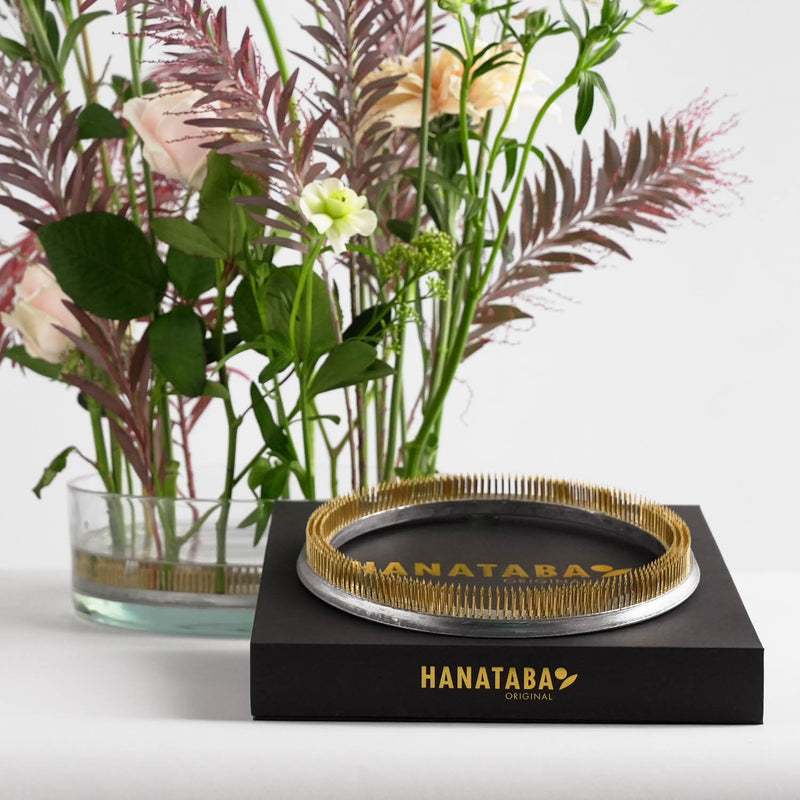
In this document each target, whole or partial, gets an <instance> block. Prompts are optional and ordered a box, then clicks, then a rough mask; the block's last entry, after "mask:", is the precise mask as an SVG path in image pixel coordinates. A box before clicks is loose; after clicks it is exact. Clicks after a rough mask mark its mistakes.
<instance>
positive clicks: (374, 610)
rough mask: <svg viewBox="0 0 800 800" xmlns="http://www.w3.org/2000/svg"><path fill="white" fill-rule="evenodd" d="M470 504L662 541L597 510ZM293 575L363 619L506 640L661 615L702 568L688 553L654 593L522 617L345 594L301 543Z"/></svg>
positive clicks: (410, 509) (387, 520) (367, 526)
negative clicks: (434, 610) (435, 610)
mask: <svg viewBox="0 0 800 800" xmlns="http://www.w3.org/2000/svg"><path fill="white" fill-rule="evenodd" d="M463 502H464V501H452V502H443V503H432V504H430V505H428V504H425V505H415V506H406V507H401V508H396V509H391V510H388V511H384V512H381V513H380V514H376V515H371V516H368V517H365V518H363V519H361V520H358V521H357V522H356V523H353V524H352V525H349V526H347V527H345V528H343V529H342V530H341V531H339V532H338V533H337V534H336V535H335V536H334V537H333V539H332V541H331V544H332V545H334V546H341V545H342V544H345V543H346V542H349V541H352V540H353V539H356V538H358V537H359V536H362V535H366V534H369V533H375V532H376V531H378V530H380V529H381V528H383V527H386V526H388V525H393V524H396V523H398V522H407V521H412V520H415V519H420V520H421V519H425V520H430V519H435V518H445V517H448V516H450V515H452V514H453V513H454V511H455V510H456V509H455V508H454V506H456V505H458V506H460V507H459V508H458V511H459V512H461V513H463V509H464V506H463V505H461V504H462V503H463ZM472 503H473V507H474V508H476V509H480V510H479V511H477V510H476V513H489V514H503V515H506V514H509V513H511V514H512V515H517V514H519V515H524V516H527V517H547V518H551V519H552V518H553V517H552V515H553V513H555V514H556V516H557V517H558V518H560V519H562V520H565V521H571V520H574V519H577V518H578V517H580V519H581V521H584V522H585V520H586V518H587V517H586V515H587V514H589V515H593V516H592V518H593V521H595V522H596V523H597V524H598V525H599V526H600V527H602V528H604V530H605V532H607V533H612V534H614V535H619V536H621V537H622V538H626V539H629V540H633V541H635V542H636V543H637V544H639V545H641V544H646V545H649V546H650V547H651V549H657V548H659V547H661V545H660V543H658V542H657V540H655V539H654V537H652V536H650V534H648V533H646V532H645V531H642V530H641V529H639V528H636V527H635V526H632V525H628V524H626V523H620V522H619V521H617V520H613V519H612V518H610V517H607V516H606V515H604V514H600V513H599V512H592V511H587V510H585V509H575V508H571V507H568V506H558V505H555V504H553V505H551V504H549V503H530V502H525V501H508V500H482V501H472ZM426 506H427V507H426ZM297 574H298V577H299V578H300V581H301V582H302V583H303V585H304V586H305V587H306V588H307V589H308V590H309V591H310V592H311V593H312V594H314V595H316V596H317V597H319V598H320V599H321V600H324V601H325V602H326V603H328V604H329V605H331V606H333V607H335V608H338V609H340V610H341V611H346V612H348V613H350V614H354V615H355V616H357V617H361V618H363V619H368V620H372V621H373V622H380V623H383V624H385V625H392V626H394V627H398V628H405V629H407V630H414V631H422V632H425V633H438V634H444V635H447V636H473V637H485V638H509V639H511V638H519V639H521V638H538V637H545V636H570V635H573V634H580V633H592V632H595V631H603V630H609V629H612V628H621V627H623V626H626V625H633V624H635V623H638V622H644V621H645V620H648V619H652V618H653V617H657V616H659V615H661V614H664V613H665V612H667V611H670V610H671V609H673V608H675V607H676V606H678V605H680V604H681V603H683V602H684V601H685V600H686V599H687V598H688V597H689V596H690V595H691V594H692V593H693V592H694V590H695V589H696V588H697V585H698V584H699V582H700V567H699V566H698V564H697V561H696V560H695V558H694V555H692V564H691V569H690V571H689V574H688V575H687V576H686V578H685V579H684V580H683V581H681V583H679V584H678V585H677V586H675V587H674V588H672V589H670V590H669V591H667V592H664V594H661V595H659V596H658V597H654V598H652V599H650V600H646V601H644V602H641V603H635V604H633V605H628V606H624V607H622V608H618V609H614V610H612V611H603V612H600V613H597V614H585V615H580V616H570V617H554V618H547V619H534V620H530V619H525V620H521V619H502V618H484V619H476V618H472V617H451V616H445V615H436V614H426V613H423V612H418V611H407V610H404V609H398V608H394V607H393V606H387V605H383V604H381V603H376V602H374V601H372V600H367V599H365V598H363V597H358V596H356V595H352V594H349V593H348V592H345V591H344V590H342V589H340V588H339V587H337V586H334V585H332V584H330V583H328V582H327V581H326V580H324V579H323V578H322V577H321V576H320V575H319V574H317V573H316V572H315V571H314V570H313V569H312V568H311V567H310V566H309V564H308V560H307V558H306V549H305V547H303V550H302V551H301V553H300V555H299V557H298V559H297Z"/></svg>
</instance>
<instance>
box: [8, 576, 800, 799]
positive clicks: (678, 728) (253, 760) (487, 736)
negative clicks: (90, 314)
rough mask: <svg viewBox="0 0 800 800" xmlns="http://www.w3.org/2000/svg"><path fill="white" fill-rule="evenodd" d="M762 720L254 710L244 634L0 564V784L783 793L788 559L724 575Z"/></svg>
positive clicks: (67, 792) (798, 662) (791, 650)
mask: <svg viewBox="0 0 800 800" xmlns="http://www.w3.org/2000/svg"><path fill="white" fill-rule="evenodd" d="M734 578H735V580H736V583H737V585H738V587H739V590H740V593H741V595H742V597H743V599H744V601H745V604H746V606H747V608H748V611H749V613H750V615H751V618H752V620H753V622H754V624H755V627H756V629H757V631H758V633H759V635H760V637H761V640H762V642H763V644H764V647H765V649H766V658H765V663H766V677H765V683H766V690H765V717H764V718H765V724H764V725H757V726H752V725H748V726H710V725H708V726H706V725H703V726H689V725H669V726H655V725H538V724H514V725H503V724H447V723H439V724H423V723H333V722H328V723H326V722H314V723H307V722H303V723H299V722H298V723H291V722H274V723H273V722H254V721H252V720H251V718H250V714H249V698H248V681H249V675H248V667H249V664H248V642H247V641H245V640H221V639H200V638H188V637H168V636H158V635H151V634H143V633H137V632H129V631H123V630H117V629H113V628H107V627H104V626H100V625H95V624H93V623H90V622H85V621H83V620H79V619H77V618H76V617H75V616H74V614H73V612H72V610H71V599H70V586H69V575H68V574H67V573H66V572H63V573H62V572H38V573H37V572H27V571H22V570H16V571H5V572H0V798H9V800H12V799H13V800H18V799H19V800H22V799H23V798H24V799H27V798H48V800H50V799H52V798H103V799H104V800H109V799H110V800H114V799H115V798H129V797H130V798H142V797H146V798H175V799H180V798H189V797H191V798H250V797H253V798H259V799H260V800H262V799H263V798H270V800H272V798H313V800H324V799H325V798H450V797H453V798H472V797H475V798H478V797H481V798H490V799H491V798H497V797H512V796H513V797H520V798H529V797H537V798H579V797H580V798H605V797H608V798H617V799H618V800H619V799H620V798H635V799H636V800H641V798H678V797H680V798H694V797H698V798H701V797H702V798H717V797H719V798H725V800H733V798H771V799H773V800H774V798H800V720H799V718H798V715H799V714H800V645H798V633H799V630H798V625H797V614H796V613H793V612H792V611H791V607H792V606H791V603H792V596H793V590H794V588H795V587H796V586H797V585H798V581H800V572H798V571H786V572H757V571H753V572H743V573H740V574H738V575H735V576H734Z"/></svg>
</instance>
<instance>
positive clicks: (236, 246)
mask: <svg viewBox="0 0 800 800" xmlns="http://www.w3.org/2000/svg"><path fill="white" fill-rule="evenodd" d="M257 188H258V187H257V185H256V184H255V182H254V181H253V179H252V178H249V177H247V176H245V174H244V173H243V172H242V171H241V170H240V169H238V168H237V167H235V166H234V165H233V161H232V160H231V158H230V157H229V156H223V155H220V154H219V153H215V152H213V151H211V152H209V154H208V174H207V175H206V178H205V180H204V181H203V186H202V188H201V189H200V210H199V212H198V214H197V225H198V226H199V227H200V228H202V229H203V231H205V233H206V234H207V235H208V237H209V238H210V239H211V240H212V241H213V242H214V243H215V244H216V245H217V246H218V247H219V248H220V249H221V250H222V252H223V253H224V255H226V256H230V257H234V256H236V255H237V254H238V253H240V252H241V250H242V246H243V243H244V240H245V238H247V239H248V240H249V239H253V238H256V237H257V236H259V235H260V234H261V230H262V226H261V225H259V224H258V223H256V222H255V221H254V220H253V218H252V217H251V216H250V214H248V213H247V210H246V208H245V207H244V206H242V205H241V204H239V203H234V202H232V200H233V199H234V198H236V197H243V196H246V195H251V194H254V193H255V192H256V191H257Z"/></svg>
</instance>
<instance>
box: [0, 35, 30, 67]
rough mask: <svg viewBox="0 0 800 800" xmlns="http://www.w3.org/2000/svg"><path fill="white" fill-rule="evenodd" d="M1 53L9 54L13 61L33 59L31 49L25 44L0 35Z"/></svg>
mask: <svg viewBox="0 0 800 800" xmlns="http://www.w3.org/2000/svg"><path fill="white" fill-rule="evenodd" d="M0 53H2V54H3V55H5V56H8V57H9V58H10V59H11V60H12V61H31V60H32V59H33V56H32V55H31V51H30V50H28V48H27V47H25V45H24V44H20V43H19V42H15V41H14V40H13V39H9V38H8V37H6V36H0Z"/></svg>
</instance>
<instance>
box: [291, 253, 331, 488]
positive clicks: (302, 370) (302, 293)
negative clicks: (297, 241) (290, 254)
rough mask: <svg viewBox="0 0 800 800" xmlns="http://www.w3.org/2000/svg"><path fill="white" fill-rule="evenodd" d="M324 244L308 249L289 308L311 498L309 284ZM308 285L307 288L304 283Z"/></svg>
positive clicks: (311, 438) (312, 466)
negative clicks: (300, 337)
mask: <svg viewBox="0 0 800 800" xmlns="http://www.w3.org/2000/svg"><path fill="white" fill-rule="evenodd" d="M324 244H325V240H324V238H323V237H319V238H318V239H317V242H316V244H315V246H314V248H313V250H312V251H311V253H310V254H309V255H308V256H306V258H305V260H304V261H303V266H302V268H301V270H300V278H299V280H298V282H297V291H296V292H295V296H294V301H293V302H292V311H291V314H290V316H289V346H290V347H291V349H292V353H293V355H294V363H295V371H296V373H297V380H298V382H299V384H300V401H299V406H300V418H301V423H302V429H303V458H304V461H305V480H304V482H303V483H304V485H303V487H302V488H303V494H304V495H305V496H306V497H308V498H313V497H314V496H315V495H316V487H315V483H314V422H313V420H312V419H311V416H312V415H311V413H310V411H311V407H310V403H309V400H310V397H309V394H308V388H309V377H310V376H309V375H308V374H307V369H306V368H307V367H308V366H309V360H310V359H309V356H310V351H311V311H312V299H313V298H312V296H313V287H311V286H310V283H311V276H312V274H313V272H314V263H315V262H316V260H317V258H318V257H319V255H320V253H321V252H322V248H323V246H324ZM307 283H308V284H309V287H308V289H307V290H306V284H307ZM303 299H305V303H306V309H305V320H304V322H305V329H304V334H305V336H304V339H305V341H304V342H303V345H304V346H303V350H304V352H303V353H301V352H300V348H299V345H298V341H297V318H298V314H299V312H300V303H301V302H302V301H303Z"/></svg>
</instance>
